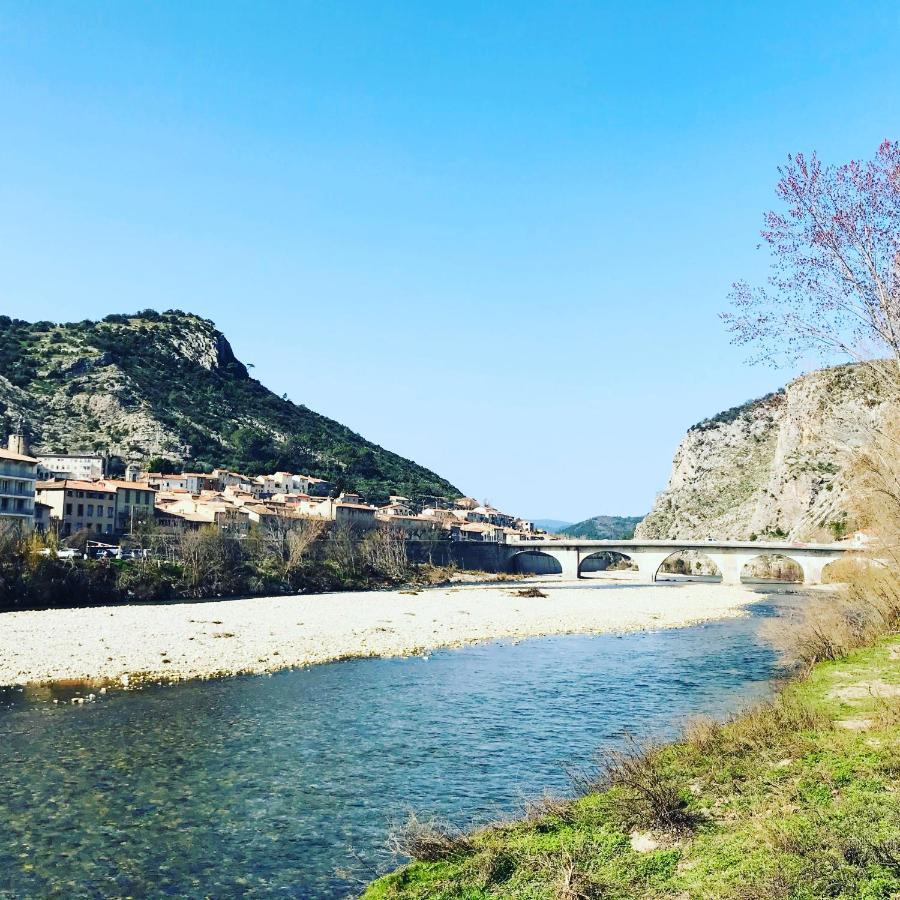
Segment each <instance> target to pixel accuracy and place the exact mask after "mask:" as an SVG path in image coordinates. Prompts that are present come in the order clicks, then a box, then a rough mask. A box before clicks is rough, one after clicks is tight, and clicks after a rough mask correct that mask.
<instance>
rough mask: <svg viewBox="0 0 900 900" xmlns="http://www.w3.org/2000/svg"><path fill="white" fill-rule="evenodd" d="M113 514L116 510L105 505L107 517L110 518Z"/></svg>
mask: <svg viewBox="0 0 900 900" xmlns="http://www.w3.org/2000/svg"><path fill="white" fill-rule="evenodd" d="M115 514H116V510H115V508H114V507H112V506H107V507H106V515H107V517H108V518H110V519H111V518H112V517H113V516H114V515H115Z"/></svg>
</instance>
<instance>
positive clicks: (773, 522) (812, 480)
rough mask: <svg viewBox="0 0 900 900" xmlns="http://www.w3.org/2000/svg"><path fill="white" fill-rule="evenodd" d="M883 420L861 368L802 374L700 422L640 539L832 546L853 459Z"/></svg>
mask: <svg viewBox="0 0 900 900" xmlns="http://www.w3.org/2000/svg"><path fill="white" fill-rule="evenodd" d="M884 412H885V404H884V396H883V391H882V389H881V388H880V382H879V379H878V377H877V375H876V374H875V372H874V370H873V368H872V367H871V366H870V365H867V364H855V365H847V366H839V367H836V368H831V369H823V370H821V371H817V372H811V373H810V374H808V375H804V376H802V377H800V378H797V379H795V380H794V381H792V382H790V384H788V385H787V386H786V387H785V388H783V389H782V390H781V391H778V392H777V393H775V394H770V395H768V396H767V397H763V398H760V399H759V400H754V401H752V402H750V403H746V404H744V405H743V406H740V407H735V408H734V409H731V410H728V411H727V412H724V413H720V414H719V415H717V416H714V417H713V418H712V419H708V420H706V421H704V422H700V423H698V424H697V425H695V426H694V427H693V428H691V429H690V430H689V431H688V433H687V434H686V435H685V437H684V439H683V440H682V442H681V444H680V445H679V446H678V449H677V450H676V452H675V459H674V462H673V465H672V473H671V475H670V477H669V482H668V484H667V486H666V489H665V490H664V491H662V493H660V495H659V496H658V497H657V500H656V503H655V504H654V507H653V510H652V511H651V513H650V514H649V515H648V516H647V517H646V518H645V519H644V521H643V522H642V523H641V524H640V525H639V526H638V529H637V536H638V537H644V538H675V539H677V538H693V539H704V538H718V539H752V538H753V537H754V536H756V537H757V538H759V539H760V540H763V539H766V538H769V539H773V538H788V539H792V540H834V539H835V537H840V536H841V535H842V534H843V533H844V532H845V531H846V530H847V529H848V528H852V527H853V520H852V514H851V509H850V507H851V504H850V496H849V494H850V482H851V467H852V460H853V456H854V451H855V450H858V449H859V448H860V447H862V446H864V445H865V444H866V443H868V442H869V441H870V440H871V439H872V435H873V433H874V431H875V429H876V428H877V426H878V424H879V422H880V421H881V418H882V416H883V414H884Z"/></svg>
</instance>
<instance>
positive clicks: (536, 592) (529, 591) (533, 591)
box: [516, 587, 547, 598]
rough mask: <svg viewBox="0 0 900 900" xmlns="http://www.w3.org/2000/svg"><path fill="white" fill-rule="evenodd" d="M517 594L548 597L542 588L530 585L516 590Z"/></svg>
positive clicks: (520, 595)
mask: <svg viewBox="0 0 900 900" xmlns="http://www.w3.org/2000/svg"><path fill="white" fill-rule="evenodd" d="M516 596H517V597H534V598H538V597H546V596H547V595H546V594H545V593H544V592H543V591H542V590H541V589H540V588H536V587H529V588H520V589H519V590H518V591H516Z"/></svg>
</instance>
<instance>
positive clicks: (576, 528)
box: [560, 516, 644, 541]
mask: <svg viewBox="0 0 900 900" xmlns="http://www.w3.org/2000/svg"><path fill="white" fill-rule="evenodd" d="M643 518H644V517H643V516H594V517H593V518H591V519H585V520H584V521H583V522H577V523H576V524H575V525H570V526H569V527H568V528H563V529H562V531H561V532H560V534H566V535H568V536H569V537H575V538H584V539H585V540H591V541H625V540H628V539H630V538H633V537H634V529H635V528H637V526H638V525H639V524H640V522H641V520H642V519H643Z"/></svg>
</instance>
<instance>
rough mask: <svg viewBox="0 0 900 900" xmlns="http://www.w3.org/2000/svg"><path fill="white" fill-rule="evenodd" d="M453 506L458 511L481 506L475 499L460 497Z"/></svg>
mask: <svg viewBox="0 0 900 900" xmlns="http://www.w3.org/2000/svg"><path fill="white" fill-rule="evenodd" d="M453 505H454V506H455V507H456V508H457V509H475V507H476V506H478V505H479V504H478V501H477V500H476V499H475V498H474V497H460V498H459V499H458V500H454V501H453Z"/></svg>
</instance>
